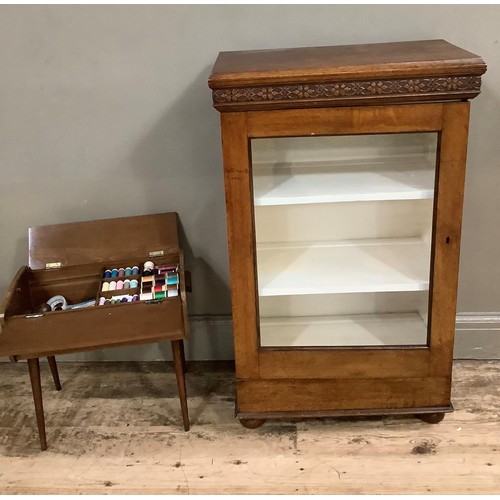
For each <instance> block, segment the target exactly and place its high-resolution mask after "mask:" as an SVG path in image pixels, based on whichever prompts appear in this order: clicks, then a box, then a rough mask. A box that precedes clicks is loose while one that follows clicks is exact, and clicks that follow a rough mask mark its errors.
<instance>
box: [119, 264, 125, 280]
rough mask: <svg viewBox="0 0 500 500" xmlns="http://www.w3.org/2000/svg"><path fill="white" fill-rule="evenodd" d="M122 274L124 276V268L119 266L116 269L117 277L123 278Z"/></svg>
mask: <svg viewBox="0 0 500 500" xmlns="http://www.w3.org/2000/svg"><path fill="white" fill-rule="evenodd" d="M123 276H125V269H124V268H123V267H120V269H118V277H119V278H123Z"/></svg>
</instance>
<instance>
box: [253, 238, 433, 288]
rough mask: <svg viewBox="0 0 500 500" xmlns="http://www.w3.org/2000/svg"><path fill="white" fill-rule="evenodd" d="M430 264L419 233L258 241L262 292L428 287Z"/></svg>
mask: <svg viewBox="0 0 500 500" xmlns="http://www.w3.org/2000/svg"><path fill="white" fill-rule="evenodd" d="M429 270H430V248H429V245H427V244H425V243H424V242H423V241H422V240H421V239H420V238H403V239H396V238H386V239H380V240H378V239H373V240H350V241H337V242H324V243H322V242H315V243H297V244H291V243H283V244H265V245H264V244H262V245H257V271H258V283H259V295H260V296H262V297H265V296H277V295H305V294H308V295H309V294H325V293H362V292H403V291H404V292H411V291H419V290H428V289H429Z"/></svg>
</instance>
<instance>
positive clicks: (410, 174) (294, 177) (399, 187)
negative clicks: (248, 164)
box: [253, 159, 434, 206]
mask: <svg viewBox="0 0 500 500" xmlns="http://www.w3.org/2000/svg"><path fill="white" fill-rule="evenodd" d="M399 161H400V162H401V163H397V162H395V161H394V160H392V161H391V160H384V161H383V162H380V161H377V162H365V163H364V164H359V163H355V164H351V165H349V164H343V165H334V164H332V163H327V162H314V163H310V164H293V165H289V166H286V165H283V164H281V165H270V164H261V165H254V176H253V188H254V203H255V206H271V205H295V204H305V203H335V202H352V201H378V200H421V199H429V198H433V196H434V165H431V164H429V163H428V162H426V161H425V160H421V161H415V160H408V159H401V160H399Z"/></svg>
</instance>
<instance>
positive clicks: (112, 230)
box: [29, 212, 179, 269]
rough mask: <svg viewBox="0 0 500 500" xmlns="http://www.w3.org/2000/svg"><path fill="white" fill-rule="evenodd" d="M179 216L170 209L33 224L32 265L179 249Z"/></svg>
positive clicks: (134, 256)
mask: <svg viewBox="0 0 500 500" xmlns="http://www.w3.org/2000/svg"><path fill="white" fill-rule="evenodd" d="M177 220H178V216H177V213H175V212H171V213H165V214H155V215H140V216H135V217H120V218H116V219H103V220H94V221H88V222H72V223H68V224H54V225H50V226H39V227H32V228H30V229H29V266H30V267H31V268H32V269H44V268H51V267H55V268H57V267H64V266H73V265H78V264H88V263H91V262H109V261H124V260H125V261H126V260H128V259H132V260H145V259H148V258H152V259H154V257H158V256H161V255H167V254H171V253H177V252H179V239H178V231H177Z"/></svg>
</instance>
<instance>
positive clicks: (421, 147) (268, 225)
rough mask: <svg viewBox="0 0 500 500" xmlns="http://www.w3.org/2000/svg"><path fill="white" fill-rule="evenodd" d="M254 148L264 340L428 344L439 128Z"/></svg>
mask: <svg viewBox="0 0 500 500" xmlns="http://www.w3.org/2000/svg"><path fill="white" fill-rule="evenodd" d="M251 147H252V172H253V189H254V207H255V231H256V240H257V276H258V290H259V311H260V341H261V346H262V347H278V346H283V347H290V346H293V347H310V346H324V347H339V346H397V345H426V344H427V312H428V311H427V308H428V302H429V276H430V255H431V234H432V213H433V197H434V178H435V165H436V149H437V134H381V135H364V136H336V137H294V138H279V139H254V140H252V143H251Z"/></svg>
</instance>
